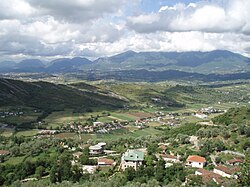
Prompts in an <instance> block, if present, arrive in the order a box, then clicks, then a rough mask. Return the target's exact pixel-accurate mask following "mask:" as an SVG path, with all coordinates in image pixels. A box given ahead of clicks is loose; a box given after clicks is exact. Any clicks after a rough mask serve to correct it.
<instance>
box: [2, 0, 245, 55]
mask: <svg viewBox="0 0 250 187" xmlns="http://www.w3.org/2000/svg"><path fill="white" fill-rule="evenodd" d="M139 1H141V0H137V1H134V0H129V1H125V0H120V1H117V0H109V1H108V0H74V1H69V0H2V1H1V4H0V54H1V58H24V57H32V58H36V57H41V58H52V57H59V56H60V57H62V56H72V57H73V56H85V57H90V58H95V57H99V56H105V55H113V54H116V53H120V52H124V51H126V50H135V51H197V50H199V51H209V50H214V49H226V50H231V51H234V52H239V53H241V54H244V55H249V54H250V11H249V10H250V1H249V0H228V1H226V0H212V1H200V2H197V3H190V4H188V5H185V4H183V3H177V4H176V5H174V6H162V7H161V8H160V9H159V11H157V12H150V13H144V12H143V10H142V11H136V12H135V10H136V9H137V8H136V7H137V6H138V4H137V3H138V2H139ZM142 1H143V0H142ZM133 7H134V8H133ZM131 15H135V16H131ZM249 56H250V55H249Z"/></svg>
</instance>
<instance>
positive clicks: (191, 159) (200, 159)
mask: <svg viewBox="0 0 250 187" xmlns="http://www.w3.org/2000/svg"><path fill="white" fill-rule="evenodd" d="M187 161H188V162H200V163H204V162H206V159H205V158H204V157H202V156H197V155H190V156H189V157H188V158H187Z"/></svg>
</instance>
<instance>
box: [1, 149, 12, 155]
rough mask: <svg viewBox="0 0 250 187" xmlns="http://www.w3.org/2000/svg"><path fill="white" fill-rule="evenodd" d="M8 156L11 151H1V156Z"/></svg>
mask: <svg viewBox="0 0 250 187" xmlns="http://www.w3.org/2000/svg"><path fill="white" fill-rule="evenodd" d="M8 154H10V152H9V151H6V150H0V155H2V156H6V155H8Z"/></svg>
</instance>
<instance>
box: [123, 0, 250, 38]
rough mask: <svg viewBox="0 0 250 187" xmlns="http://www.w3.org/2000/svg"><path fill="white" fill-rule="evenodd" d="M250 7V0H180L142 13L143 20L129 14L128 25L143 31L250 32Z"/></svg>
mask: <svg viewBox="0 0 250 187" xmlns="http://www.w3.org/2000/svg"><path fill="white" fill-rule="evenodd" d="M249 9H250V1H249V0H228V1H227V2H226V1H225V2H224V3H221V1H201V2H198V3H196V4H195V3H192V4H189V5H185V4H182V3H179V4H176V5H174V6H173V7H169V6H163V7H161V8H160V10H159V12H157V13H151V14H144V15H140V18H141V19H140V21H138V16H132V17H129V18H128V23H127V25H128V27H130V28H131V29H133V30H135V31H137V32H140V33H147V32H155V31H167V32H187V31H201V32H210V33H224V32H237V33H238V32H240V33H244V34H250V12H249ZM156 18H157V19H156ZM148 20H151V21H148Z"/></svg>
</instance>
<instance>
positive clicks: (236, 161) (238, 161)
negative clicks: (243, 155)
mask: <svg viewBox="0 0 250 187" xmlns="http://www.w3.org/2000/svg"><path fill="white" fill-rule="evenodd" d="M241 163H243V160H241V159H237V158H235V159H231V160H228V161H227V164H228V165H230V166H238V165H240V164H241Z"/></svg>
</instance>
